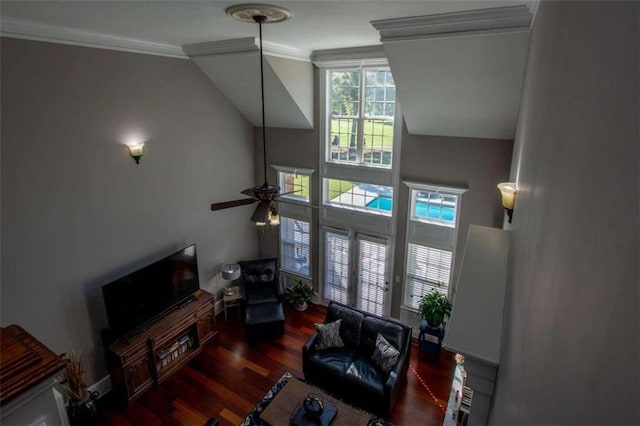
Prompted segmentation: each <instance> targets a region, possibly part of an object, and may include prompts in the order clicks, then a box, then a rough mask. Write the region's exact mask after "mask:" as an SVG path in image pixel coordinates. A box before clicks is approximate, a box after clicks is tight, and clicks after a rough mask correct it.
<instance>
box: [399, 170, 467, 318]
mask: <svg viewBox="0 0 640 426" xmlns="http://www.w3.org/2000/svg"><path fill="white" fill-rule="evenodd" d="M403 183H404V184H405V185H406V186H407V187H408V188H409V191H410V193H409V200H408V206H407V229H406V234H405V243H404V250H405V258H406V259H405V262H404V266H403V268H404V269H403V274H404V275H403V282H402V299H401V309H405V310H407V311H410V312H417V310H416V309H415V308H413V307H411V306H409V305H407V304H406V299H407V297H408V296H407V292H408V288H407V287H408V285H407V280H408V264H409V244H417V245H420V246H425V247H429V248H433V249H437V250H444V251H449V252H451V254H452V257H451V270H450V276H449V284H448V286H447V297H449V298H451V297H452V294H453V293H454V292H455V285H456V283H455V282H454V279H455V272H456V271H455V267H456V259H457V254H458V253H457V247H456V246H457V240H458V229H459V223H460V212H461V209H462V196H463V194H464V193H466V192H467V191H468V188H465V187H460V186H453V185H452V186H448V185H439V184H427V183H421V182H415V181H403ZM414 191H431V192H440V193H444V194H450V195H455V196H456V197H457V202H456V215H455V220H454V223H453V224H444V223H442V222H441V221H433V220H428V219H425V218H419V217H418V218H416V217H415V216H414V215H413V211H414V207H415V197H414ZM443 231H444V234H443Z"/></svg>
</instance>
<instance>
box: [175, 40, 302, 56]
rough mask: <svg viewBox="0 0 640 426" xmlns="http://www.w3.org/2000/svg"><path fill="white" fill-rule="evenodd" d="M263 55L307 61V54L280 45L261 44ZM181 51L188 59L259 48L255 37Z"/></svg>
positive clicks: (206, 44) (186, 45)
mask: <svg viewBox="0 0 640 426" xmlns="http://www.w3.org/2000/svg"><path fill="white" fill-rule="evenodd" d="M262 45H263V46H262V47H263V51H264V54H265V55H269V56H278V57H281V58H286V59H295V60H303V61H309V54H308V53H306V52H304V51H302V50H299V49H294V48H292V47H288V46H283V45H281V44H276V43H270V42H267V41H264V40H263V42H262ZM182 50H184V52H185V53H186V54H187V55H189V56H190V57H192V58H193V57H197V56H209V55H226V54H232V53H247V52H258V51H260V48H259V46H258V44H257V41H256V38H255V37H244V38H234V39H230V40H220V41H206V42H203V43H193V44H185V45H184V46H182Z"/></svg>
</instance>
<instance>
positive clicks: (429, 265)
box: [405, 243, 453, 309]
mask: <svg viewBox="0 0 640 426" xmlns="http://www.w3.org/2000/svg"><path fill="white" fill-rule="evenodd" d="M452 259H453V253H451V252H450V251H446V250H439V249H436V248H432V247H427V246H424V245H420V244H413V243H409V247H408V253H407V280H406V292H407V298H406V300H405V304H406V305H407V306H409V307H411V308H415V309H418V303H419V302H420V298H421V297H422V296H423V295H425V294H427V293H429V292H431V291H433V290H435V291H439V292H440V293H442V294H444V295H445V296H446V295H447V290H448V288H449V280H450V277H451V260H452Z"/></svg>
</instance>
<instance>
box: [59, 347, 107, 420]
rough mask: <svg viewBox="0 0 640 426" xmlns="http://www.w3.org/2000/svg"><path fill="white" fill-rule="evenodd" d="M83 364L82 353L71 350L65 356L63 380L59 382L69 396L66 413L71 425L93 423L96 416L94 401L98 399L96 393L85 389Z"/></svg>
mask: <svg viewBox="0 0 640 426" xmlns="http://www.w3.org/2000/svg"><path fill="white" fill-rule="evenodd" d="M84 364H85V358H84V354H83V353H82V352H80V353H79V354H78V353H77V352H76V351H75V350H72V351H71V354H70V355H69V357H68V358H67V367H66V368H65V370H64V380H63V381H62V382H61V383H60V384H61V386H62V388H63V389H64V391H65V392H66V394H67V396H68V397H69V403H68V405H67V414H68V415H69V422H70V423H71V424H72V425H73V424H95V421H96V417H97V416H96V408H95V401H96V400H97V399H98V393H97V392H90V391H89V390H88V389H87V381H86V376H85V370H84Z"/></svg>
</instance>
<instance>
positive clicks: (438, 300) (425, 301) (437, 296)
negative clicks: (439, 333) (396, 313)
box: [418, 290, 451, 328]
mask: <svg viewBox="0 0 640 426" xmlns="http://www.w3.org/2000/svg"><path fill="white" fill-rule="evenodd" d="M418 309H419V310H420V314H421V315H422V318H423V319H424V320H425V321H426V322H427V325H428V326H429V327H431V328H440V327H442V324H443V323H444V320H445V318H447V317H448V316H449V314H451V302H449V299H447V296H446V295H444V294H442V293H441V292H439V291H437V290H431V291H430V292H429V293H427V294H425V295H424V296H422V299H420V303H419V305H418Z"/></svg>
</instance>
